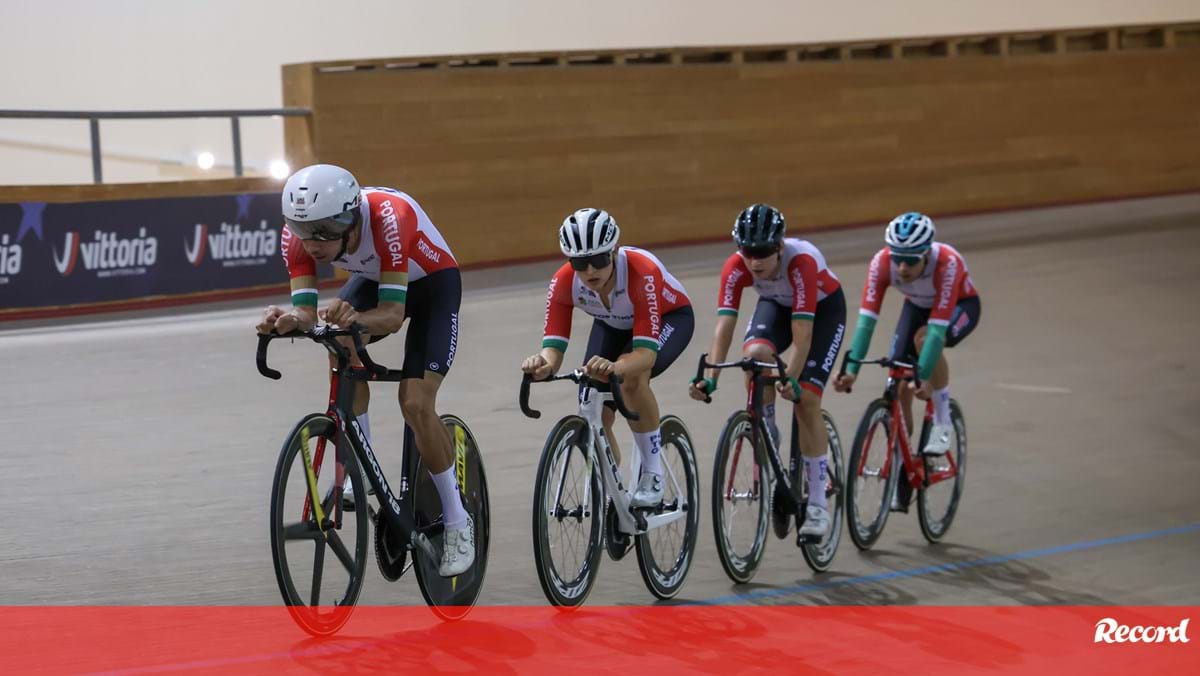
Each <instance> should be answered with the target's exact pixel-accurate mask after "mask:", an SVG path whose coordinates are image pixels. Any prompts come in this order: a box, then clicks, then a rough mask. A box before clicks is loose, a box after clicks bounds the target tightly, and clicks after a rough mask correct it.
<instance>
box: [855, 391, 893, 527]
mask: <svg viewBox="0 0 1200 676" xmlns="http://www.w3.org/2000/svg"><path fill="white" fill-rule="evenodd" d="M891 424H892V415H891V413H890V411H889V410H888V404H887V402H886V401H884V400H883V399H876V400H875V401H872V402H871V403H870V405H868V406H867V410H866V412H865V413H863V417H862V420H861V421H860V422H859V424H858V431H857V432H855V434H854V447H853V448H852V449H851V450H850V464H849V466H848V467H847V471H846V482H845V486H846V507H845V512H846V521H847V524H848V525H849V530H850V539H851V540H853V541H854V546H856V547H858V548H859V549H870V548H871V545H873V544H875V541H876V540H878V539H879V536H880V535H881V534H882V533H883V526H884V524H886V523H887V518H888V512H889V510H890V508H891V505H892V495H893V494H894V493H895V491H896V482H897V480H898V479H899V477H900V475H901V474H902V473H903V467H902V466H901V465H900V463H899V462H898V459H897V458H896V457H894V454H893V453H892V451H891V449H890V448H888V431H889V430H890V429H891Z"/></svg>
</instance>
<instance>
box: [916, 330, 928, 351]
mask: <svg viewBox="0 0 1200 676" xmlns="http://www.w3.org/2000/svg"><path fill="white" fill-rule="evenodd" d="M927 328H928V327H926V326H922V327H921V328H919V329H917V333H916V334H915V335H914V336H913V343H914V344H915V345H916V346H917V350H918V351H920V350H921V348H922V347H924V345H925V330H926V329H927Z"/></svg>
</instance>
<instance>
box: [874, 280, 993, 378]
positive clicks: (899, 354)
mask: <svg viewBox="0 0 1200 676" xmlns="http://www.w3.org/2000/svg"><path fill="white" fill-rule="evenodd" d="M982 309H983V306H982V305H981V304H980V302H979V296H972V297H971V298H962V299H960V300H959V301H958V304H957V305H955V306H954V314H952V315H950V324H949V325H948V326H947V327H946V347H954V346H955V345H958V344H959V343H961V342H962V340H963V339H964V338H966V337H967V336H969V335H970V334H971V332H972V331H974V330H975V327H976V326H977V325H978V324H979V316H980V312H981V310H982ZM931 312H933V309H932V308H922V307H917V306H916V305H913V304H912V302H910V301H908V300H905V301H904V307H903V308H901V310H900V320H899V321H897V322H896V333H895V334H893V335H892V350H891V358H892V359H899V360H901V361H905V360H908V361H912V362H913V363H916V359H917V357H919V356H920V355H918V354H917V346H916V341H915V338H916V335H917V331H920V330H921V327H922V326H925V325H926V324H928V323H929V315H930V313H931Z"/></svg>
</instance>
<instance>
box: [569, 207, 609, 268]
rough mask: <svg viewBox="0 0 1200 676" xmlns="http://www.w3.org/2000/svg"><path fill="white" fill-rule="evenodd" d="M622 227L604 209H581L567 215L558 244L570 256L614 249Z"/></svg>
mask: <svg viewBox="0 0 1200 676" xmlns="http://www.w3.org/2000/svg"><path fill="white" fill-rule="evenodd" d="M620 234H621V229H620V228H618V227H617V222H616V221H615V220H613V217H612V216H609V215H608V212H607V211H604V210H603V209H590V208H588V209H580V210H579V211H576V212H575V213H573V214H571V215H570V216H567V218H566V220H564V221H563V223H562V227H560V228H559V229H558V246H559V248H561V249H562V252H563V254H565V255H566V256H568V257H570V258H579V257H582V256H592V255H595V254H599V253H606V252H609V251H612V250H613V249H614V248H616V246H617V237H618V236H620Z"/></svg>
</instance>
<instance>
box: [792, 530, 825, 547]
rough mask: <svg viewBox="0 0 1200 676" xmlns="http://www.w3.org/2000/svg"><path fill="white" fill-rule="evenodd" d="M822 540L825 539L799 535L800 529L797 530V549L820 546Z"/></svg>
mask: <svg viewBox="0 0 1200 676" xmlns="http://www.w3.org/2000/svg"><path fill="white" fill-rule="evenodd" d="M822 539H823V538H819V537H817V536H815V535H801V534H800V533H799V529H797V533H796V546H797V547H803V546H804V545H819V544H821V540H822Z"/></svg>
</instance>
